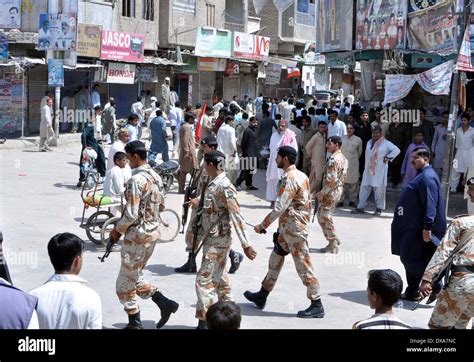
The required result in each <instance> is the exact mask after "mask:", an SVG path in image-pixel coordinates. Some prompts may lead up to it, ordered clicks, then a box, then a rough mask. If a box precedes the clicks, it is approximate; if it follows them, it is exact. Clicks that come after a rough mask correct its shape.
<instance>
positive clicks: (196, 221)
mask: <svg viewBox="0 0 474 362" xmlns="http://www.w3.org/2000/svg"><path fill="white" fill-rule="evenodd" d="M208 183H209V182H206V183H205V184H204V185H203V186H202V190H201V199H200V200H199V208H198V210H197V214H196V218H195V219H194V224H193V247H192V250H191V253H192V254H193V256H194V257H196V255H197V254H198V253H199V250H200V249H201V248H199V249H198V250H196V246H197V242H198V233H199V229H200V228H201V224H202V212H203V207H204V197H205V195H206V190H207V185H208ZM203 241H204V240H203ZM203 244H204V242H203V243H201V246H202V245H203Z"/></svg>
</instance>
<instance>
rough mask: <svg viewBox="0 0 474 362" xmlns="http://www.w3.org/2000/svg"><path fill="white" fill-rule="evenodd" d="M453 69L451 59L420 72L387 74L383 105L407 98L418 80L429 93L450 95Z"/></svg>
mask: <svg viewBox="0 0 474 362" xmlns="http://www.w3.org/2000/svg"><path fill="white" fill-rule="evenodd" d="M453 70H454V60H450V61H448V62H446V63H443V64H440V65H438V66H437V67H434V68H432V69H430V70H427V71H426V72H423V73H419V74H408V75H406V74H396V75H389V74H387V75H386V76H385V77H386V78H385V79H386V82H385V99H384V101H383V106H386V105H387V104H388V103H392V102H396V101H398V100H400V99H403V98H405V97H406V96H407V95H408V93H410V90H411V89H412V88H413V86H414V85H415V83H416V82H418V84H419V85H420V86H421V87H422V88H423V89H424V90H425V91H426V92H428V93H431V94H434V95H437V96H439V95H448V94H449V92H450V85H451V78H452V76H453Z"/></svg>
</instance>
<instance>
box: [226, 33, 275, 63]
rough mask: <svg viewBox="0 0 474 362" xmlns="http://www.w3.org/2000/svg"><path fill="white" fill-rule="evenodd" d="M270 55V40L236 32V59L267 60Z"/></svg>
mask: <svg viewBox="0 0 474 362" xmlns="http://www.w3.org/2000/svg"><path fill="white" fill-rule="evenodd" d="M269 54H270V38H266V37H264V36H260V35H252V34H246V33H240V32H238V31H234V57H237V58H245V59H254V60H259V61H262V60H266V59H267V58H268V55H269Z"/></svg>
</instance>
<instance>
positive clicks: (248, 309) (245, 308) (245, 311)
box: [239, 303, 296, 318]
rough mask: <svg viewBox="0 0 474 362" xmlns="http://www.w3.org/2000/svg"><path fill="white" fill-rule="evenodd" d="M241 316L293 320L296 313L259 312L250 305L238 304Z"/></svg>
mask: <svg viewBox="0 0 474 362" xmlns="http://www.w3.org/2000/svg"><path fill="white" fill-rule="evenodd" d="M239 306H240V310H241V313H242V315H245V316H267V317H286V318H295V315H296V312H294V313H282V312H271V311H268V310H260V309H258V308H256V307H255V306H254V305H253V304H252V303H239Z"/></svg>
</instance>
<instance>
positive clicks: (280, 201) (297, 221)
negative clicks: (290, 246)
mask: <svg viewBox="0 0 474 362" xmlns="http://www.w3.org/2000/svg"><path fill="white" fill-rule="evenodd" d="M310 214H311V193H310V188H309V179H308V176H306V175H305V174H304V173H303V172H301V171H298V170H297V169H296V166H295V165H292V166H290V167H288V169H287V170H286V172H285V173H284V174H283V176H282V178H281V180H280V184H279V190H278V196H277V199H276V200H275V208H274V209H273V211H272V212H271V213H269V214H268V215H267V217H266V218H265V220H263V223H262V225H261V226H262V227H263V228H264V229H267V228H268V227H269V226H270V225H271V224H272V223H273V222H274V221H275V220H276V219H278V218H279V227H280V232H281V233H284V232H285V230H290V229H291V230H292V231H293V232H295V233H303V234H308V229H309V228H308V225H309V219H310Z"/></svg>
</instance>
